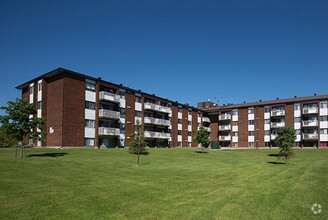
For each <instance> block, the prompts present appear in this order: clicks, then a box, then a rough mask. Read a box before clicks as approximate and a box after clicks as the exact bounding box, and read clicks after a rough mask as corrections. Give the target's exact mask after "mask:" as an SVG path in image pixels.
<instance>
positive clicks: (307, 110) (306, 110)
mask: <svg viewBox="0 0 328 220" xmlns="http://www.w3.org/2000/svg"><path fill="white" fill-rule="evenodd" d="M316 113H318V107H312V108H303V114H316Z"/></svg>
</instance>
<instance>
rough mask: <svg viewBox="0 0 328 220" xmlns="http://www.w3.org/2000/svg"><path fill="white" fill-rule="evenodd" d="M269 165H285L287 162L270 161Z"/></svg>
mask: <svg viewBox="0 0 328 220" xmlns="http://www.w3.org/2000/svg"><path fill="white" fill-rule="evenodd" d="M267 163H270V164H285V162H279V161H269V162H267Z"/></svg>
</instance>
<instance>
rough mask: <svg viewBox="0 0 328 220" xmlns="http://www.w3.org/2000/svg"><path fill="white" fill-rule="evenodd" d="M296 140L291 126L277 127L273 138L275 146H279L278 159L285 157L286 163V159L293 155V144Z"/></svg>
mask: <svg viewBox="0 0 328 220" xmlns="http://www.w3.org/2000/svg"><path fill="white" fill-rule="evenodd" d="M295 140H296V133H295V130H294V129H293V128H292V127H285V128H280V129H278V133H277V137H276V139H275V140H274V141H275V144H276V146H278V147H279V148H280V151H279V153H278V155H277V156H278V159H280V158H281V157H284V158H285V163H286V164H287V163H288V159H289V158H291V157H294V156H295V153H294V150H293V148H292V147H293V146H294V143H295Z"/></svg>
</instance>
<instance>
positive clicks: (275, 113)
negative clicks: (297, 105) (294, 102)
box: [271, 110, 285, 117]
mask: <svg viewBox="0 0 328 220" xmlns="http://www.w3.org/2000/svg"><path fill="white" fill-rule="evenodd" d="M284 115H285V110H273V111H271V117H279V116H284Z"/></svg>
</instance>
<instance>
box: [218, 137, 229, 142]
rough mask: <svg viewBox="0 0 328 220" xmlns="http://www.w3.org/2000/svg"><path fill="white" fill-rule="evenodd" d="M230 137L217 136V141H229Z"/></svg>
mask: <svg viewBox="0 0 328 220" xmlns="http://www.w3.org/2000/svg"><path fill="white" fill-rule="evenodd" d="M230 140H231V137H230V136H219V141H230Z"/></svg>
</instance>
